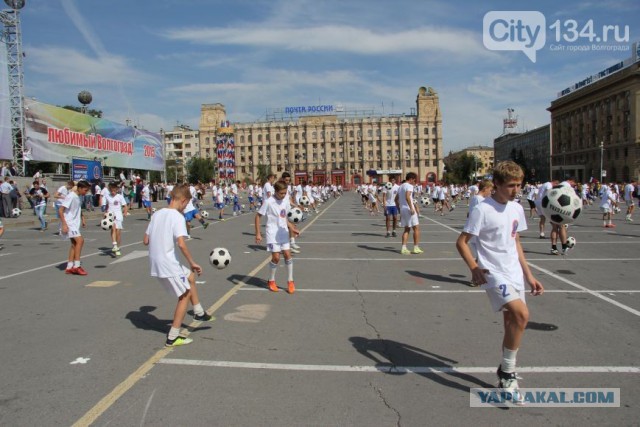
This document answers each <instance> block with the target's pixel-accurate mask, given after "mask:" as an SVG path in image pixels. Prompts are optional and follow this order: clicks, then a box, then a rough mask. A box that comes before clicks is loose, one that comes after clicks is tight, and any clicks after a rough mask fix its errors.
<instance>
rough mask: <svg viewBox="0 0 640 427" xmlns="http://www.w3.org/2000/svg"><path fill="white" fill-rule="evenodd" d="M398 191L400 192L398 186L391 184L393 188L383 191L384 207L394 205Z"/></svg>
mask: <svg viewBox="0 0 640 427" xmlns="http://www.w3.org/2000/svg"><path fill="white" fill-rule="evenodd" d="M398 190H400V186H399V185H398V184H393V187H391V190H383V191H384V192H385V196H384V197H385V199H384V205H385V206H395V205H396V194H398Z"/></svg>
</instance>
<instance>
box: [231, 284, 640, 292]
mask: <svg viewBox="0 0 640 427" xmlns="http://www.w3.org/2000/svg"><path fill="white" fill-rule="evenodd" d="M240 290H241V291H260V292H266V291H269V290H268V289H266V288H256V287H255V286H250V287H244V288H241V289H240ZM296 292H326V293H362V294H474V293H484V292H485V291H484V290H483V289H477V288H476V289H299V288H297V287H296ZM544 293H545V294H548V293H557V294H591V293H603V294H637V293H640V290H638V289H633V290H631V289H623V290H609V289H603V290H599V291H593V290H576V289H566V290H563V289H551V290H545V291H544Z"/></svg>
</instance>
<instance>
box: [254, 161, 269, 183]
mask: <svg viewBox="0 0 640 427" xmlns="http://www.w3.org/2000/svg"><path fill="white" fill-rule="evenodd" d="M271 173H272V172H271V166H269V165H263V164H262V163H260V164H259V165H258V176H257V179H259V180H260V182H261V183H265V182H267V176H269V175H271Z"/></svg>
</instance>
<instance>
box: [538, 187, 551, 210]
mask: <svg viewBox="0 0 640 427" xmlns="http://www.w3.org/2000/svg"><path fill="white" fill-rule="evenodd" d="M552 188H553V183H552V182H545V183H544V184H542V185H541V186H540V187H538V195H537V196H536V206H541V205H542V198H543V197H544V195H545V194H547V191H549V190H551V189H552Z"/></svg>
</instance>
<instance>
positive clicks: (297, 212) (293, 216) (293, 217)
mask: <svg viewBox="0 0 640 427" xmlns="http://www.w3.org/2000/svg"><path fill="white" fill-rule="evenodd" d="M302 216H303V214H302V210H301V209H300V208H291V210H290V211H289V212H287V219H288V220H289V221H291V222H293V223H296V222H300V221H302Z"/></svg>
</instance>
